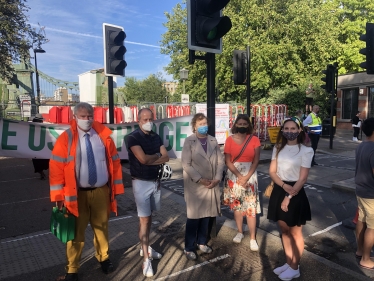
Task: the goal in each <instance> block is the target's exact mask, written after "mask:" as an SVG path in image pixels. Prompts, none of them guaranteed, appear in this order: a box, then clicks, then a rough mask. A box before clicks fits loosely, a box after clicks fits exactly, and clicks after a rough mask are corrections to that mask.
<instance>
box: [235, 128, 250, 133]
mask: <svg viewBox="0 0 374 281" xmlns="http://www.w3.org/2000/svg"><path fill="white" fill-rule="evenodd" d="M236 130H237V131H238V133H241V134H245V133H246V132H247V130H248V128H247V127H236Z"/></svg>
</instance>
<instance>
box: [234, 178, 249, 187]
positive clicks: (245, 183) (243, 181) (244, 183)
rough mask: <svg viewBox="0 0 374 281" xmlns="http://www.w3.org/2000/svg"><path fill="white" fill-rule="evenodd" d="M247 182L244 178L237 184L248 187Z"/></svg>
mask: <svg viewBox="0 0 374 281" xmlns="http://www.w3.org/2000/svg"><path fill="white" fill-rule="evenodd" d="M247 182H248V180H247V179H246V178H245V177H243V176H242V177H240V178H238V179H237V180H236V183H237V184H239V185H240V186H243V187H247Z"/></svg>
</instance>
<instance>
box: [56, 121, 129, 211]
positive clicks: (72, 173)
mask: <svg viewBox="0 0 374 281" xmlns="http://www.w3.org/2000/svg"><path fill="white" fill-rule="evenodd" d="M92 128H93V129H94V130H95V131H96V133H97V134H98V135H99V137H100V139H101V141H102V142H103V144H104V146H105V155H106V160H107V167H108V175H109V179H108V186H109V189H110V201H111V202H110V203H111V206H110V207H111V211H112V212H114V213H116V215H117V202H116V200H115V195H118V194H122V193H124V192H125V190H124V186H123V182H122V168H121V161H120V158H119V155H118V153H117V149H116V146H115V145H114V142H113V140H112V139H111V138H110V135H111V133H112V131H111V130H110V129H109V128H107V127H106V126H104V125H103V124H101V123H99V122H97V121H94V123H93V125H92ZM77 130H78V129H77V123H76V121H75V120H74V119H73V120H72V121H71V122H70V129H68V130H66V131H64V132H63V133H62V134H61V135H60V136H59V137H58V138H57V140H56V143H55V146H54V148H53V150H52V156H51V160H50V161H49V183H50V197H51V201H52V202H55V201H64V203H65V206H66V207H67V209H68V210H69V212H70V213H72V214H73V215H75V216H78V215H79V214H78V201H77V199H78V198H77V197H78V192H77V189H78V186H77V180H76V175H77V174H78V173H77V171H79V168H80V161H81V160H80V149H79V145H77V144H78V143H79V140H78V131H77Z"/></svg>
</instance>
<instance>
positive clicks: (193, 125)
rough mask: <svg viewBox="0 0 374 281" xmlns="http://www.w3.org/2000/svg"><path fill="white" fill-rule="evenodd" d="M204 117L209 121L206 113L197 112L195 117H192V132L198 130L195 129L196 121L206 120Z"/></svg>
mask: <svg viewBox="0 0 374 281" xmlns="http://www.w3.org/2000/svg"><path fill="white" fill-rule="evenodd" d="M204 119H206V120H207V121H208V117H206V116H205V114H204V113H196V114H195V115H194V117H192V120H191V127H192V132H194V133H195V132H196V129H195V126H196V122H197V121H201V120H204ZM208 124H209V123H208Z"/></svg>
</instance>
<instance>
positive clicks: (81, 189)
mask: <svg viewBox="0 0 374 281" xmlns="http://www.w3.org/2000/svg"><path fill="white" fill-rule="evenodd" d="M104 186H107V185H106V184H104V185H103V186H99V187H79V191H91V190H94V189H97V188H102V187H104Z"/></svg>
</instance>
